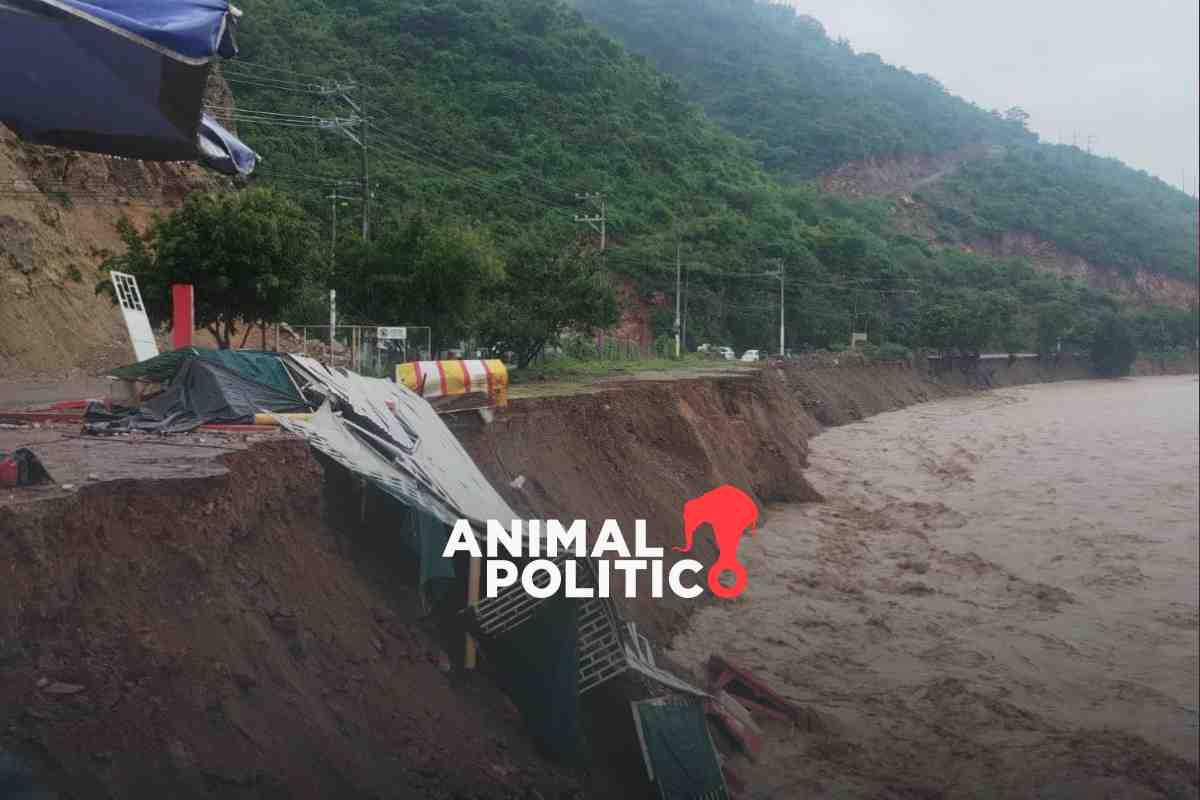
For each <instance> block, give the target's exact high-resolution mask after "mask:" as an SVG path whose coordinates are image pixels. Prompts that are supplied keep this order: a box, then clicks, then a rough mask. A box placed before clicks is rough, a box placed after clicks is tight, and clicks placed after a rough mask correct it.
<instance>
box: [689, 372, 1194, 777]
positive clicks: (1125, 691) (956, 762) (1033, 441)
mask: <svg viewBox="0 0 1200 800" xmlns="http://www.w3.org/2000/svg"><path fill="white" fill-rule="evenodd" d="M1197 387H1198V384H1197V380H1196V377H1195V376H1181V377H1157V378H1139V379H1126V380H1120V381H1081V382H1071V383H1060V384H1049V385H1039V386H1030V387H1022V388H1015V389H1004V390H998V391H994V392H990V393H987V394H982V395H976V396H972V397H967V398H961V399H955V400H948V401H942V402H937V403H930V404H926V405H921V406H916V407H913V408H909V409H906V410H903V411H898V412H893V413H889V414H883V415H880V416H877V417H874V418H871V419H869V420H866V421H864V422H861V423H857V424H853V425H847V426H844V427H840V428H834V429H830V430H828V431H826V432H824V433H822V434H821V435H819V436H817V437H816V438H815V439H813V441H812V443H811V448H812V449H811V454H810V469H809V471H808V475H809V478H810V480H811V481H812V483H813V485H814V486H815V487H816V488H817V490H818V491H820V492H821V493H822V494H824V495H825V497H826V498H827V500H826V501H825V502H823V503H810V504H805V505H799V506H778V507H772V508H769V509H768V515H767V521H766V524H765V525H764V526H763V527H762V528H761V529H760V530H759V531H758V532H757V535H756V536H755V537H754V538H752V539H751V538H747V540H745V541H744V543H743V546H742V551H741V555H742V559H743V561H744V563H746V565H747V567H748V570H749V576H750V578H749V587H748V589H747V591H746V593H745V594H744V595H743V596H742V597H741V598H739V599H738V600H737V601H734V602H730V603H720V604H714V605H711V606H709V607H708V608H706V609H705V610H703V611H702V612H700V613H699V614H698V615H697V617H696V618H695V623H694V625H693V626H692V627H691V628H690V629H689V630H688V631H686V632H684V633H683V634H681V635H679V636H678V637H677V638H676V639H675V640H674V641H673V643H672V652H671V655H672V656H673V657H674V658H675V659H677V660H678V661H680V662H682V663H684V664H687V665H688V666H691V667H697V666H699V665H701V664H703V662H704V660H705V659H706V658H707V657H708V655H709V653H712V652H723V653H725V654H726V655H727V656H729V657H731V658H732V659H734V660H735V661H739V662H741V663H742V664H743V665H744V666H746V667H749V668H751V669H753V670H755V671H758V672H759V673H760V674H761V675H762V676H764V677H765V678H767V679H768V680H769V681H770V682H771V683H772V684H774V685H775V686H776V687H777V688H778V689H779V690H780V691H781V692H782V693H783V694H785V695H787V696H788V697H790V698H792V699H794V700H795V701H796V702H798V703H800V704H802V705H804V706H806V707H808V708H810V709H812V710H813V711H815V712H817V714H818V715H819V717H820V719H821V725H820V726H819V728H820V729H819V730H815V731H801V730H796V729H791V730H789V729H785V728H783V727H782V726H780V725H778V724H775V725H774V727H769V728H768V730H767V746H766V749H765V751H764V753H763V756H762V758H761V759H760V760H759V762H758V763H756V764H750V763H745V764H743V765H742V769H743V771H744V772H745V773H746V774H747V775H749V776H750V777H751V778H752V784H753V786H754V787H755V792H754V795H753V796H756V797H763V798H767V797H772V798H774V797H778V798H791V797H803V796H817V797H824V796H837V797H881V796H883V797H943V796H944V797H1046V798H1060V797H1061V798H1074V797H1079V798H1084V797H1114V798H1126V797H1128V798H1142V797H1145V798H1151V797H1196V796H1197V788H1196V787H1197V784H1196V781H1197V777H1196V775H1197V768H1196V758H1197V756H1196V753H1197V746H1198V738H1197V723H1198V716H1197V706H1198V699H1197V674H1198V669H1200V664H1198V649H1200V636H1198V621H1200V616H1198V612H1197V597H1198V595H1200V585H1198V579H1200V563H1198V553H1200V543H1198V540H1197V527H1198V524H1200V523H1198V517H1197V509H1198V504H1200V489H1198V480H1200V463H1198V451H1200V441H1198V434H1197V408H1198V403H1200V398H1198V396H1197Z"/></svg>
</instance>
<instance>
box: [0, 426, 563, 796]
mask: <svg viewBox="0 0 1200 800" xmlns="http://www.w3.org/2000/svg"><path fill="white" fill-rule="evenodd" d="M109 448H110V450H111V449H112V448H120V449H127V448H124V447H122V446H121V445H119V444H113V445H109ZM131 452H133V451H131ZM215 452H216V453H217V454H218V455H219V452H220V451H215ZM117 457H120V456H117ZM131 457H134V458H136V455H134V456H131ZM221 461H223V462H224V465H225V467H226V469H227V471H226V472H224V474H218V475H211V476H208V477H203V478H182V479H174V480H159V481H156V480H145V479H142V480H123V481H114V482H106V481H104V480H102V479H100V480H98V482H95V483H90V484H88V485H85V486H83V487H81V488H80V490H79V491H78V492H76V493H66V494H65V495H62V494H60V495H57V496H52V497H46V498H40V499H31V500H28V501H24V502H23V501H21V499H20V498H16V499H15V500H14V499H13V497H12V496H8V497H6V498H5V499H6V502H4V503H0V565H3V566H2V569H3V572H4V577H3V579H2V580H0V751H7V752H8V753H9V754H15V755H17V756H18V757H20V758H21V759H22V760H23V761H24V762H25V763H26V764H27V765H28V766H29V767H31V768H32V769H33V771H34V772H35V774H36V776H37V778H38V779H39V780H40V781H41V782H43V783H44V784H45V785H46V786H48V787H49V788H50V789H52V790H54V791H56V792H57V793H58V796H60V797H63V798H67V797H69V798H80V799H81V800H82V798H89V799H90V798H101V797H114V798H118V797H119V798H165V797H223V798H224V797H230V798H237V797H246V798H251V797H253V798H264V797H280V798H284V797H289V798H290V797H309V798H329V797H422V798H450V797H480V798H483V797H518V798H525V797H527V796H531V795H530V794H529V792H530V791H531V790H534V789H536V790H537V791H539V792H541V796H543V797H545V798H552V797H571V796H574V794H575V786H576V783H575V781H574V779H572V778H569V777H567V776H564V775H562V774H560V773H559V772H558V771H557V770H555V768H553V767H552V766H550V765H548V764H547V763H545V762H544V761H542V760H541V759H540V758H539V757H538V756H537V755H535V754H534V753H533V752H532V749H531V748H530V747H529V745H528V744H527V739H526V738H525V737H524V736H523V735H522V734H521V732H520V725H519V722H518V720H516V719H515V717H514V715H513V714H512V713H511V712H510V711H508V710H506V709H505V706H504V703H503V701H502V700H501V698H500V697H499V696H498V694H497V693H496V692H495V691H494V690H491V689H489V688H488V687H487V686H486V685H485V684H484V683H483V682H482V681H476V682H468V683H466V684H464V685H461V686H458V687H455V686H452V685H451V683H450V681H449V680H448V679H447V676H445V675H443V674H442V673H441V672H440V671H439V670H438V668H437V666H436V663H435V653H436V645H435V644H434V643H433V641H432V640H431V638H430V637H429V636H427V635H426V634H425V632H424V631H423V629H422V625H420V624H418V621H417V620H416V616H417V615H418V614H419V613H420V612H419V608H420V607H419V604H418V603H417V601H416V599H415V597H414V596H413V595H412V594H411V593H410V592H409V591H408V590H406V589H405V588H404V581H403V574H402V572H403V571H402V570H400V569H397V568H395V566H393V567H392V568H391V569H388V568H386V566H385V568H384V569H383V570H381V571H380V570H376V569H373V568H371V566H370V565H369V564H367V563H364V561H363V560H362V559H361V558H360V555H361V553H360V552H359V551H358V550H357V549H356V546H355V542H354V540H353V537H351V536H348V535H338V534H337V530H338V527H337V525H336V524H334V525H329V524H326V522H327V520H326V517H327V516H328V515H327V514H325V513H324V511H325V505H326V503H325V501H324V499H323V497H322V474H321V469H320V467H319V466H318V464H317V463H316V462H315V461H314V460H313V458H312V457H311V456H310V454H309V451H308V448H307V446H306V445H304V444H303V443H302V442H300V441H298V440H276V441H268V442H262V443H258V444H254V445H252V446H250V447H249V449H246V450H242V451H238V452H234V453H232V454H229V455H226V456H222V457H221ZM150 471H153V470H152V468H151V470H150ZM96 477H97V478H101V476H96ZM7 494H8V493H6V495H7ZM356 505H357V504H356ZM342 516H343V517H345V516H348V515H344V514H343V515H342ZM341 521H342V522H346V521H347V520H345V519H343V520H341ZM332 522H334V523H337V522H338V520H333V521H332ZM0 777H3V776H0ZM0 783H2V781H0ZM0 788H3V786H0ZM3 793H4V792H3V791H0V794H3Z"/></svg>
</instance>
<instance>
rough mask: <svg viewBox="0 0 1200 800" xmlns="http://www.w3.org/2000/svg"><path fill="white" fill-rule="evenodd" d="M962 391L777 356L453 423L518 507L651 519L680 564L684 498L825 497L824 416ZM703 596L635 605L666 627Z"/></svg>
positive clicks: (855, 414)
mask: <svg viewBox="0 0 1200 800" xmlns="http://www.w3.org/2000/svg"><path fill="white" fill-rule="evenodd" d="M831 360H832V359H831ZM843 360H844V359H843ZM961 391H965V390H964V389H962V388H959V387H956V386H954V385H952V384H950V383H938V382H934V381H930V380H929V379H927V378H926V377H924V376H922V375H921V374H920V373H918V372H916V371H914V370H912V369H909V368H908V367H907V366H895V367H884V366H866V365H854V364H851V365H849V366H837V367H834V366H825V367H821V366H816V367H813V368H802V367H789V368H788V369H775V368H768V369H762V370H758V371H755V372H752V373H749V374H745V375H741V376H722V377H717V378H705V379H678V380H673V381H668V382H657V383H649V382H637V381H629V382H625V383H621V384H613V385H608V386H607V387H606V388H603V389H601V388H599V387H591V391H589V392H588V393H585V394H578V395H572V396H567V397H551V398H538V399H522V400H517V401H514V402H513V404H512V406H511V407H510V409H509V410H508V411H506V412H501V413H499V414H497V416H496V419H495V421H494V422H492V423H491V424H490V425H484V424H482V423H480V422H479V421H478V419H477V418H475V417H471V416H467V415H463V417H462V418H459V419H456V421H455V423H454V424H455V426H456V431H457V432H458V434H459V436H460V438H462V440H463V442H464V444H465V445H466V446H467V449H468V451H469V452H470V453H471V455H472V456H473V457H474V458H475V460H476V462H477V463H479V465H480V467H481V468H482V469H483V470H484V473H485V474H486V475H487V476H488V477H489V478H490V479H491V480H492V483H493V484H494V485H495V486H496V487H497V488H499V489H500V490H501V493H502V494H504V495H505V497H506V498H507V499H508V500H509V502H510V503H511V504H512V505H513V507H514V508H515V509H516V510H517V511H518V512H520V513H524V514H526V515H528V516H530V517H535V518H567V519H580V518H582V519H587V520H588V521H589V524H591V525H592V526H593V530H598V526H599V525H600V524H601V523H602V522H603V521H604V520H605V519H616V520H618V521H619V522H620V523H621V526H622V530H626V531H629V530H632V528H633V522H634V520H636V519H645V520H646V521H647V529H648V538H649V540H650V543H651V544H653V545H658V546H662V547H664V548H666V558H667V561H668V562H670V563H673V562H674V560H675V559H676V558H680V557H683V555H682V554H679V553H675V552H674V551H672V550H671V547H672V546H675V545H682V544H683V518H682V513H683V504H684V503H685V502H686V501H688V500H690V499H691V498H693V497H696V496H698V495H701V494H703V493H704V492H707V491H709V490H710V489H713V488H716V487H717V486H720V485H722V484H725V483H731V484H734V485H735V486H738V487H739V488H741V489H743V490H744V491H746V492H749V493H750V494H752V495H753V496H754V497H755V498H756V499H757V500H758V501H759V503H760V505H762V504H764V503H768V502H785V501H790V502H797V501H804V500H812V499H816V498H817V497H819V495H818V494H817V493H816V492H815V491H813V489H812V488H811V487H810V486H809V484H808V481H807V480H806V479H805V477H804V474H803V473H804V467H805V460H806V454H807V452H808V444H807V440H808V437H809V436H811V435H812V434H814V433H815V432H817V431H818V430H820V428H821V426H822V425H836V424H840V423H842V422H847V421H850V420H855V419H861V418H863V417H866V416H869V415H871V414H875V413H878V412H880V411H886V410H889V409H894V408H901V407H903V406H905V405H909V404H912V403H916V402H921V401H923V400H928V399H932V398H935V397H944V396H949V395H952V394H956V393H959V392H961ZM518 487H519V488H518ZM687 557H694V558H696V559H698V560H700V561H701V562H703V563H705V564H709V563H711V562H712V561H713V560H714V559H715V557H716V549H715V547H714V546H713V544H712V542H711V539H710V538H709V536H708V535H703V536H700V537H698V538H697V543H696V547H695V549H694V550H693V551H692V552H690V553H688V554H687ZM643 577H645V576H643ZM646 580H647V581H648V578H646ZM643 592H644V593H646V594H648V592H646V591H645V589H644V588H643ZM694 607H695V601H684V600H680V599H678V598H662V599H661V600H646V601H640V602H638V603H636V604H630V605H628V606H627V607H626V608H625V609H624V611H625V613H626V615H627V616H628V617H629V618H630V619H633V620H634V621H636V622H637V623H638V625H639V626H640V627H641V628H642V630H643V631H644V632H646V633H648V634H649V635H650V636H651V637H652V638H659V639H662V638H663V637H665V635H666V634H667V633H668V632H669V631H671V630H674V629H675V628H676V627H677V626H678V625H680V624H681V623H682V622H683V621H684V620H685V619H686V618H687V616H688V614H690V613H691V611H692V610H693V609H694Z"/></svg>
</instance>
